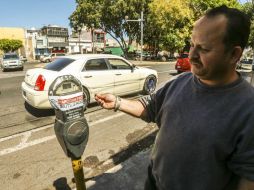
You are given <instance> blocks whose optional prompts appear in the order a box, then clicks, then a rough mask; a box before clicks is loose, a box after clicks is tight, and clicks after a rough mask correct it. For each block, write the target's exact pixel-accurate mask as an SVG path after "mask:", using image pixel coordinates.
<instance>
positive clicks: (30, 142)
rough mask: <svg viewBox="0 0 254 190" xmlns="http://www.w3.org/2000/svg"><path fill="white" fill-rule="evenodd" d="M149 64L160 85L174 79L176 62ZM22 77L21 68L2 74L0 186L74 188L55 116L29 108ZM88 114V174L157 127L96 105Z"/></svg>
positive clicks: (109, 163)
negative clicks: (172, 76) (171, 71)
mask: <svg viewBox="0 0 254 190" xmlns="http://www.w3.org/2000/svg"><path fill="white" fill-rule="evenodd" d="M29 66H30V65H29ZM32 67H33V66H32ZM146 67H151V68H154V69H156V70H157V71H158V74H159V86H160V85H162V84H163V83H164V82H165V81H167V80H168V79H170V77H171V75H169V72H170V70H172V69H173V67H174V64H165V63H163V64H151V65H149V64H147V65H146ZM3 75H4V76H3ZM23 76H24V72H21V71H15V72H7V73H0V84H1V86H0V91H1V95H0V104H1V112H0V130H1V133H0V189H5V190H12V189H16V190H46V189H47V190H51V189H52V190H53V189H57V188H56V186H59V185H60V186H62V187H64V188H60V189H69V188H72V187H74V184H73V183H72V180H71V179H72V177H73V173H72V168H71V162H70V159H69V158H67V157H66V156H65V155H64V153H63V151H62V149H61V147H60V146H59V144H58V142H57V140H56V138H55V134H54V130H53V123H54V118H55V116H54V114H53V112H52V110H48V111H46V112H44V113H40V114H39V115H36V114H35V115H33V114H31V113H29V112H27V110H26V109H25V106H24V101H23V99H22V97H21V89H20V84H21V82H22V80H23V78H24V77H23ZM138 96H139V94H136V95H134V96H129V97H127V98H136V97H138ZM85 116H86V118H87V120H88V122H89V125H90V127H89V129H90V136H89V141H88V145H87V147H86V150H85V153H84V155H83V157H82V159H83V160H84V163H85V165H84V166H85V176H86V178H89V177H93V176H96V175H100V173H101V172H103V169H102V168H110V167H112V166H113V165H114V164H116V163H117V162H119V155H120V156H121V155H123V154H124V152H125V149H126V147H132V146H134V145H135V143H137V142H138V141H139V139H142V138H144V137H146V136H147V135H148V134H153V133H155V132H156V130H157V127H156V126H155V125H153V124H147V123H145V122H143V121H141V120H140V119H137V118H133V117H131V116H128V115H126V114H124V113H122V112H117V113H115V112H113V111H107V110H103V109H101V108H100V107H98V106H97V105H96V104H94V105H92V106H90V108H88V110H87V111H86V112H85ZM138 146H140V145H138ZM98 164H100V167H99V169H98V167H96V166H98ZM65 183H66V184H65Z"/></svg>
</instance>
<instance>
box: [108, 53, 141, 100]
mask: <svg viewBox="0 0 254 190" xmlns="http://www.w3.org/2000/svg"><path fill="white" fill-rule="evenodd" d="M107 60H108V63H109V65H110V66H111V69H112V72H113V73H114V81H115V91H114V93H115V94H118V95H124V94H130V93H132V92H137V91H138V90H139V89H140V86H139V85H140V74H139V72H138V69H135V68H133V67H132V66H131V65H130V64H129V63H127V62H125V61H124V60H122V59H118V58H108V59H107Z"/></svg>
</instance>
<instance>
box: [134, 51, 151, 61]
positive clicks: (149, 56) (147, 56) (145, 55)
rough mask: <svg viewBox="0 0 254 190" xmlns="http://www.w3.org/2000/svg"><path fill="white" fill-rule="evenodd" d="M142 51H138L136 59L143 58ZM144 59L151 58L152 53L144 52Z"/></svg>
mask: <svg viewBox="0 0 254 190" xmlns="http://www.w3.org/2000/svg"><path fill="white" fill-rule="evenodd" d="M140 56H141V53H140V52H139V53H136V57H135V60H137V61H140V59H141V57H140ZM142 60H147V61H148V60H151V54H150V53H149V52H142Z"/></svg>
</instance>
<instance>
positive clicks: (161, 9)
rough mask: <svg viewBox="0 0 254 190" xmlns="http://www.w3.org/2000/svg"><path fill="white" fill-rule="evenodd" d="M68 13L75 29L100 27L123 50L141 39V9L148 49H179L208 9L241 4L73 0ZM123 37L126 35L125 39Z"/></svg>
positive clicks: (199, 0) (227, 1)
mask: <svg viewBox="0 0 254 190" xmlns="http://www.w3.org/2000/svg"><path fill="white" fill-rule="evenodd" d="M76 3H77V7H76V10H75V11H74V12H73V13H72V15H71V16H70V17H69V19H70V25H71V27H72V28H74V29H75V30H76V31H78V30H79V29H80V28H81V27H82V26H86V27H87V28H88V29H92V28H100V29H102V30H103V31H105V32H106V33H108V34H109V35H111V36H112V37H113V38H114V39H115V40H116V41H118V43H119V45H120V46H121V48H122V49H123V51H124V52H125V53H126V52H127V51H128V47H129V45H130V44H131V43H132V41H133V40H136V41H137V42H140V39H141V36H140V33H141V32H140V22H126V21H125V16H128V18H129V19H131V20H138V19H140V13H141V11H142V10H143V12H144V42H145V44H146V45H148V46H150V47H153V48H151V49H166V50H169V51H172V52H173V51H176V50H182V49H183V48H184V47H185V46H186V44H187V43H188V40H189V38H190V34H191V29H192V25H193V23H194V21H195V20H197V19H198V18H199V17H200V16H201V15H203V14H204V12H205V11H207V9H210V8H213V7H217V6H220V5H222V4H225V5H227V6H229V7H236V8H240V4H239V3H238V1H237V0H76ZM126 38H128V39H129V41H128V43H126Z"/></svg>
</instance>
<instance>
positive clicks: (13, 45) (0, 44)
mask: <svg viewBox="0 0 254 190" xmlns="http://www.w3.org/2000/svg"><path fill="white" fill-rule="evenodd" d="M22 46H23V43H22V41H21V40H11V39H0V49H1V50H3V51H4V52H5V53H6V52H14V51H16V50H18V49H19V48H21V47H22Z"/></svg>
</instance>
